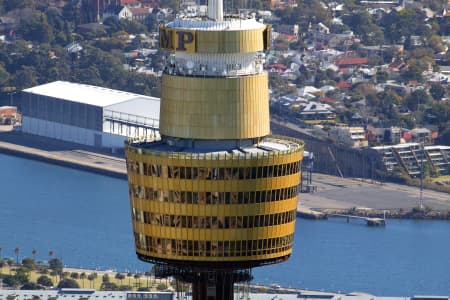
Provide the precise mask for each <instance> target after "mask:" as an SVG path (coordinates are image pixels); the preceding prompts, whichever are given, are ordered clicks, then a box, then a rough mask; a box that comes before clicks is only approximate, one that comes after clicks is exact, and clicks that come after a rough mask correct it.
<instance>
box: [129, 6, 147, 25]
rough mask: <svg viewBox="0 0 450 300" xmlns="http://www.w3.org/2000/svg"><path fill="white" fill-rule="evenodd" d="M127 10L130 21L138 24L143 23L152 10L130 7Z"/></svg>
mask: <svg viewBox="0 0 450 300" xmlns="http://www.w3.org/2000/svg"><path fill="white" fill-rule="evenodd" d="M129 10H130V12H131V18H132V20H133V21H136V22H139V23H145V22H146V21H147V18H148V16H150V14H151V13H152V9H151V8H147V7H130V8H129Z"/></svg>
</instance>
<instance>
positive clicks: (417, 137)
mask: <svg viewBox="0 0 450 300" xmlns="http://www.w3.org/2000/svg"><path fill="white" fill-rule="evenodd" d="M409 133H410V135H411V141H412V142H415V143H424V144H431V143H432V140H433V139H432V137H431V131H430V130H429V129H427V128H414V129H412V130H411V131H410V132H409Z"/></svg>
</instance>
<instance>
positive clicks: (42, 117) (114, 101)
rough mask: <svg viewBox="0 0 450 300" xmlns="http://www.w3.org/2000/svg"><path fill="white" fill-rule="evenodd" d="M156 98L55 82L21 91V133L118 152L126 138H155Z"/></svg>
mask: <svg viewBox="0 0 450 300" xmlns="http://www.w3.org/2000/svg"><path fill="white" fill-rule="evenodd" d="M159 103H160V100H159V98H153V97H148V96H144V95H138V94H133V93H128V92H123V91H118V90H112V89H107V88H102V87H98V86H91V85H85V84H78V83H71V82H66V81H55V82H51V83H47V84H43V85H39V86H35V87H32V88H28V89H26V90H23V91H22V93H21V99H20V103H19V109H20V111H21V112H22V115H23V117H22V131H23V132H25V133H30V134H35V135H40V136H45V137H49V138H55V139H60V140H64V141H68V142H74V143H79V144H84V145H88V146H94V147H101V148H110V149H112V150H118V149H121V148H123V147H124V141H125V139H127V137H138V136H141V137H142V136H145V137H154V136H155V135H158V132H157V131H158V128H159Z"/></svg>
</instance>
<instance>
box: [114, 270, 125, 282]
mask: <svg viewBox="0 0 450 300" xmlns="http://www.w3.org/2000/svg"><path fill="white" fill-rule="evenodd" d="M115 278H116V279H117V280H120V285H123V284H122V282H123V280H124V279H125V275H124V274H122V273H116V276H115Z"/></svg>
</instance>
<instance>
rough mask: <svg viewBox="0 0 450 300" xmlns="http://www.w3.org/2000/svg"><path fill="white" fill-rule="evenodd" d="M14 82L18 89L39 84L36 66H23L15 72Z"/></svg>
mask: <svg viewBox="0 0 450 300" xmlns="http://www.w3.org/2000/svg"><path fill="white" fill-rule="evenodd" d="M12 83H13V85H14V86H15V87H16V88H17V89H18V90H23V89H25V88H29V87H32V86H35V85H37V84H38V78H37V74H36V70H35V68H34V67H31V66H22V68H21V69H20V70H18V71H17V72H16V73H15V74H14V76H13V79H12Z"/></svg>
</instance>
